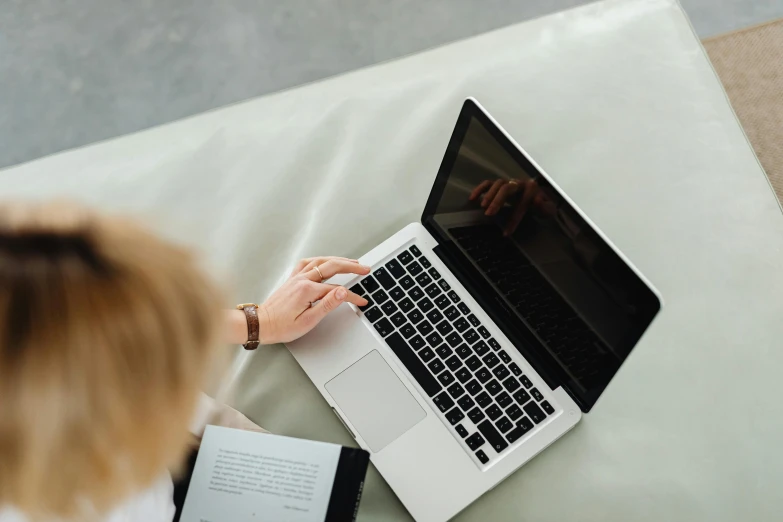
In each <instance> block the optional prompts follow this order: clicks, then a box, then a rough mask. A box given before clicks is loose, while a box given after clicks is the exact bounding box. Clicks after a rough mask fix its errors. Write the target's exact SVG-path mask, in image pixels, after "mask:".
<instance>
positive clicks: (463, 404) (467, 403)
mask: <svg viewBox="0 0 783 522" xmlns="http://www.w3.org/2000/svg"><path fill="white" fill-rule="evenodd" d="M457 404H459V407H460V408H462V411H468V410H469V409H471V408H472V407H473V406H475V405H476V403H475V402H473V399H471V398H470V395H467V394H465V395H464V396H462V397H460V399H459V400H458V401H457Z"/></svg>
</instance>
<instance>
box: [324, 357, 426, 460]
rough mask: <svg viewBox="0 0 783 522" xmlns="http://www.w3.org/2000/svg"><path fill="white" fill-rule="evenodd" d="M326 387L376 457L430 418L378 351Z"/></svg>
mask: <svg viewBox="0 0 783 522" xmlns="http://www.w3.org/2000/svg"><path fill="white" fill-rule="evenodd" d="M324 387H325V388H326V391H327V392H328V393H329V395H331V396H332V399H334V401H335V403H337V405H338V406H339V407H340V410H341V411H342V414H343V416H345V417H346V418H347V420H348V422H350V424H351V425H352V426H353V427H354V429H356V431H357V432H358V433H359V435H360V436H361V437H362V439H363V440H364V441H365V442H366V443H367V445H368V446H369V447H370V449H371V450H372V451H373V452H374V453H375V452H378V451H380V450H382V449H383V448H385V447H386V446H388V445H389V444H390V443H392V442H393V441H394V440H396V439H397V438H398V437H400V436H401V435H402V434H404V433H405V432H406V431H408V430H409V429H411V428H412V427H413V426H415V425H416V424H418V423H419V422H420V421H422V420H423V419H424V418H425V417H426V416H427V413H426V412H425V411H424V409H422V407H421V406H420V405H419V403H418V401H417V400H416V398H415V397H414V396H413V395H412V394H411V392H410V391H409V390H408V388H406V387H405V385H404V384H403V382H402V381H401V380H400V378H399V377H397V374H396V373H394V370H392V369H391V368H390V367H389V364H388V363H387V362H386V360H385V359H384V358H383V356H382V355H381V354H380V353H379V352H378V351H377V350H373V351H371V352H370V353H368V354H367V355H365V356H364V357H362V358H361V359H359V360H358V361H356V362H355V363H353V364H352V365H351V366H349V367H348V368H346V369H345V370H343V371H342V372H341V373H340V374H339V375H337V376H336V377H335V378H333V379H332V380H330V381H329V382H327V383H326V385H325V386H324Z"/></svg>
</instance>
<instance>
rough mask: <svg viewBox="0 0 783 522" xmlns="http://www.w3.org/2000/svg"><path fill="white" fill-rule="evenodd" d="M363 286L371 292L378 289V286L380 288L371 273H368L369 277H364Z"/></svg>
mask: <svg viewBox="0 0 783 522" xmlns="http://www.w3.org/2000/svg"><path fill="white" fill-rule="evenodd" d="M362 286H363V287H364V289H365V290H367V291H368V292H370V293H372V292H375V291H376V290H378V288H380V285H379V284H378V281H376V280H375V279H373V277H372V276H371V275H368V276H367V277H365V278H364V279H362Z"/></svg>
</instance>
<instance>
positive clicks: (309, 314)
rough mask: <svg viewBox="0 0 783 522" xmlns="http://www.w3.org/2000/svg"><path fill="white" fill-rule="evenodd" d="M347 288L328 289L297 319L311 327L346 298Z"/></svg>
mask: <svg viewBox="0 0 783 522" xmlns="http://www.w3.org/2000/svg"><path fill="white" fill-rule="evenodd" d="M348 293H349V292H348V290H346V289H345V288H343V287H342V286H338V287H336V288H334V289H332V290H331V291H329V292H328V293H327V294H326V295H325V296H323V298H322V299H321V300H320V301H318V302H317V303H316V304H315V305H313V306H312V307H310V308H309V309H308V310H305V311H304V312H302V314H301V315H300V316H299V320H301V321H303V323H304V324H305V326H306V327H307V328H308V329H312V328H314V327H315V325H317V324H318V323H320V322H321V320H322V319H323V318H324V317H326V315H327V314H328V313H329V312H331V311H333V310H336V309H337V307H338V306H340V305H341V304H343V303H344V302H345V300H346V299H347V298H348Z"/></svg>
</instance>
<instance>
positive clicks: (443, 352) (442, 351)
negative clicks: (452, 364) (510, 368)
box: [435, 344, 454, 360]
mask: <svg viewBox="0 0 783 522" xmlns="http://www.w3.org/2000/svg"><path fill="white" fill-rule="evenodd" d="M435 353H437V354H438V355H439V356H440V358H441V359H443V360H446V358H447V357H448V356H449V355H451V354H452V353H454V352H452V351H451V348H449V347H448V346H446V345H445V344H442V345H440V346H438V347H437V348H435Z"/></svg>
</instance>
